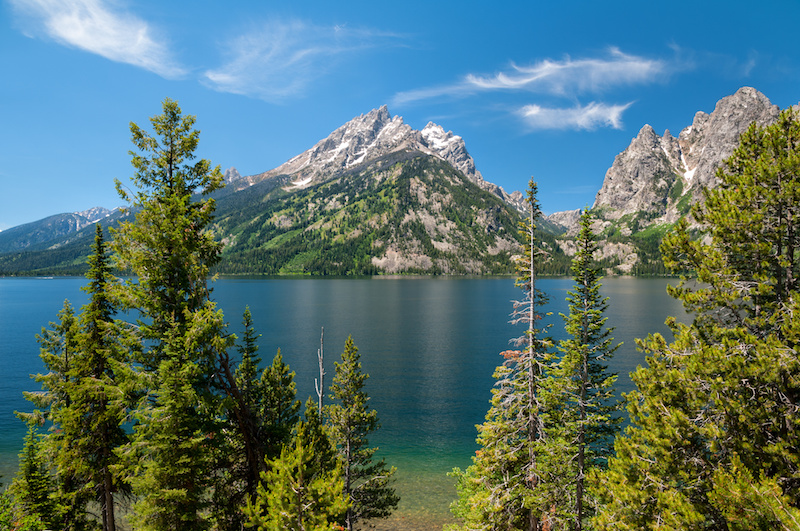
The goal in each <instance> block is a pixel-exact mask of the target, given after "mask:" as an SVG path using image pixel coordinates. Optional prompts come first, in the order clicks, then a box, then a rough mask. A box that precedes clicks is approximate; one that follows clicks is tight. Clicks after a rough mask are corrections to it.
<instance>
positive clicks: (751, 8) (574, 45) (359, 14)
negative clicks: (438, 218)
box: [0, 0, 800, 229]
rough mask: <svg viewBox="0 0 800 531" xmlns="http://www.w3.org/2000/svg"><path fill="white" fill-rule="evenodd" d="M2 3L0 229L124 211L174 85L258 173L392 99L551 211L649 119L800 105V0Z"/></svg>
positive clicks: (234, 158)
mask: <svg viewBox="0 0 800 531" xmlns="http://www.w3.org/2000/svg"><path fill="white" fill-rule="evenodd" d="M0 1H2V3H0V71H2V73H3V75H2V77H3V80H2V82H0V229H6V228H9V227H12V226H15V225H19V224H22V223H27V222H30V221H35V220H37V219H41V218H43V217H46V216H48V215H51V214H55V213H60V212H70V211H78V210H85V209H88V208H91V207H93V206H105V207H108V208H112V207H115V206H120V205H121V204H122V203H121V201H120V200H119V198H118V196H117V194H116V192H115V190H114V184H113V180H114V178H119V179H120V180H121V181H123V182H127V179H128V178H129V177H130V176H131V175H132V174H133V170H132V167H131V165H130V155H129V154H128V151H129V150H130V149H131V147H132V144H131V143H130V130H129V123H130V122H132V121H133V122H135V123H137V124H139V125H140V126H149V123H148V118H149V117H150V116H153V115H155V114H158V113H159V112H160V110H161V101H162V100H163V99H164V98H166V97H169V98H172V99H174V100H177V101H178V102H179V104H180V105H181V108H182V109H183V111H184V113H186V114H194V115H196V116H197V127H198V128H199V129H200V130H201V136H200V145H199V149H198V154H199V156H201V157H203V158H207V159H209V160H211V162H212V163H213V164H215V165H216V164H218V165H220V166H221V167H222V169H223V170H225V169H227V168H230V167H236V168H237V169H238V170H239V172H240V173H241V174H243V175H249V174H254V173H259V172H262V171H266V170H269V169H272V168H274V167H276V166H278V165H279V164H281V163H282V162H284V161H286V160H287V159H289V158H291V157H293V156H294V155H296V154H298V153H300V152H302V151H304V150H305V149H308V148H309V147H311V146H312V145H313V144H314V143H316V142H317V141H318V140H320V139H322V138H324V137H326V136H327V135H328V134H329V133H330V132H331V131H333V130H334V129H336V128H337V127H338V126H340V125H342V124H343V123H345V122H346V121H348V120H349V119H351V118H353V117H354V116H358V115H360V114H364V113H367V112H369V111H370V110H371V109H373V108H376V107H379V106H381V105H383V104H387V105H388V106H389V112H390V113H391V114H392V115H400V116H402V117H403V118H404V120H405V122H406V123H408V124H409V125H411V126H412V127H414V128H416V129H421V128H423V127H424V126H425V125H426V124H427V122H428V121H434V122H436V123H438V124H440V125H441V126H443V127H444V128H445V129H446V130H451V131H453V132H454V133H455V134H457V135H460V136H462V137H463V138H464V140H465V141H466V145H467V149H468V150H469V151H470V153H471V154H472V156H473V158H474V159H475V161H476V164H477V167H478V169H479V170H480V171H481V172H482V173H483V176H484V178H485V179H487V180H489V181H492V182H495V183H497V184H500V185H501V186H503V187H504V188H505V189H506V190H508V191H512V190H522V189H524V187H525V186H526V184H527V182H528V179H529V178H530V177H531V176H533V177H534V178H535V179H536V180H537V181H538V183H539V190H540V196H539V198H540V202H541V205H542V209H543V210H544V211H545V212H546V213H551V212H555V211H559V210H566V209H572V208H579V207H583V206H586V205H591V204H592V202H593V201H594V196H595V194H596V192H597V190H598V189H599V188H600V185H601V184H602V181H603V176H604V175H605V172H606V170H607V169H608V168H609V166H610V165H611V163H612V162H613V160H614V157H615V156H616V155H617V154H618V153H620V152H621V151H622V150H623V149H625V147H627V145H628V144H629V143H630V140H631V139H632V138H633V137H634V136H636V134H637V132H638V131H639V129H640V128H641V127H642V126H643V125H644V124H646V123H647V124H650V125H652V126H653V127H654V128H655V129H656V131H657V132H658V133H663V131H664V130H665V129H669V130H670V131H671V132H673V133H674V134H675V135H677V134H678V132H680V130H681V129H682V128H684V127H686V126H688V125H690V124H691V121H692V118H693V116H694V114H695V112H697V111H700V110H702V111H705V112H711V111H712V110H713V108H714V105H715V103H716V101H717V100H719V99H720V98H722V97H724V96H726V95H729V94H732V93H733V92H735V91H736V90H737V89H738V88H739V87H741V86H745V85H747V86H753V87H755V88H757V89H758V90H760V91H761V92H763V93H764V94H765V95H766V96H767V97H768V98H770V100H771V101H772V102H773V103H775V104H777V105H779V106H781V107H787V106H789V105H793V104H796V103H798V101H800V83H798V81H800V51H799V50H800V48H798V46H797V42H796V37H795V32H794V30H792V29H791V28H794V27H795V26H796V21H797V20H798V19H800V2H797V1H795V0H784V1H775V0H762V1H760V2H741V1H738V0H727V1H716V0H714V1H703V2H696V1H692V2H684V1H673V2H643V1H641V0H639V1H636V2H614V1H612V2H597V1H596V0H593V1H587V2H569V1H564V2H540V1H537V0H527V1H524V2H523V1H520V2H492V3H491V4H490V3H489V2H469V1H466V2H465V1H463V0H462V1H460V2H430V1H426V2H418V1H405V2H391V3H389V2H375V1H370V2H361V1H348V2H328V1H302V0H299V1H297V2H291V3H290V2H272V1H265V0H257V1H241V2H238V1H234V2H226V3H224V4H223V3H221V2H212V1H209V0H194V1H192V2H188V1H172V2H164V1H163V0H159V1H155V0H153V1H151V0H0Z"/></svg>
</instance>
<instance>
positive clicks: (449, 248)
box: [0, 106, 568, 275]
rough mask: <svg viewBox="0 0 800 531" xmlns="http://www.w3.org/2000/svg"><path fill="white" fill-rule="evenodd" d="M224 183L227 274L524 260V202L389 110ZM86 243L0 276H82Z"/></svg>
mask: <svg viewBox="0 0 800 531" xmlns="http://www.w3.org/2000/svg"><path fill="white" fill-rule="evenodd" d="M224 179H225V182H226V187H225V188H224V189H222V190H220V191H218V192H215V194H214V196H213V197H214V199H215V200H216V206H217V215H216V218H215V223H214V226H213V229H212V230H213V231H214V233H215V236H216V237H217V238H218V239H219V240H220V241H222V242H223V243H224V247H223V254H222V260H221V263H220V264H219V265H218V267H217V272H219V273H223V274H287V273H288V274H293V273H301V274H325V275H347V274H377V273H388V274H397V273H420V274H440V273H441V274H478V275H480V274H497V273H510V272H512V271H513V265H512V257H513V255H515V254H518V253H519V251H520V248H521V247H520V241H519V238H520V236H519V234H518V231H517V225H518V222H519V220H520V212H519V210H518V209H519V208H520V206H521V204H522V194H521V193H519V192H515V193H513V194H508V193H506V192H505V191H504V190H503V189H502V188H500V187H499V186H496V185H494V184H492V183H490V182H488V181H486V180H484V179H483V177H482V175H481V173H480V172H479V171H478V170H477V168H476V166H475V161H474V160H473V159H472V157H471V156H470V155H469V152H468V151H467V149H466V146H465V143H464V140H463V139H462V138H461V137H460V136H457V135H454V134H453V133H452V132H449V131H445V130H444V129H443V128H442V127H440V126H438V125H436V124H433V123H429V124H428V125H427V126H425V128H424V129H422V130H421V131H417V130H414V129H412V128H411V127H410V126H408V125H406V124H405V123H403V120H402V118H400V117H394V118H391V117H390V115H389V112H388V109H387V108H386V107H385V106H384V107H381V108H379V109H374V110H372V111H371V112H369V113H367V114H365V115H360V116H357V117H355V118H354V119H352V120H351V121H349V122H348V123H346V124H344V125H343V126H341V127H339V128H338V129H336V130H335V131H333V132H332V133H331V134H330V135H329V136H328V137H326V138H324V139H323V140H320V141H319V142H318V143H317V144H316V145H314V146H313V147H312V148H311V149H309V150H307V151H305V152H303V153H301V154H299V155H297V156H295V157H292V158H291V159H289V160H288V161H287V162H285V163H284V164H281V165H280V166H278V167H277V168H274V169H272V170H269V171H266V172H262V173H259V174H256V175H249V176H242V175H240V174H239V172H238V171H237V170H236V169H235V168H231V169H229V170H228V171H226V172H225V176H224ZM109 221H112V220H109ZM551 226H552V227H555V226H553V225H551ZM3 234H5V233H3ZM78 235H80V238H79V237H78ZM543 237H544V238H546V239H547V243H546V245H547V246H548V250H549V252H550V254H551V255H552V256H553V257H554V259H553V264H555V265H554V267H557V268H559V269H558V271H559V272H563V271H566V270H567V268H568V260H567V259H566V257H565V256H564V254H563V252H562V251H561V250H560V249H559V248H558V246H557V245H556V243H555V239H554V237H553V236H552V235H549V234H548V235H545V236H543ZM90 242H91V239H90V238H89V232H88V230H87V229H84V230H83V231H79V232H78V233H75V234H74V235H73V236H72V237H71V238H67V239H63V238H62V239H59V238H54V239H51V240H49V241H48V243H49V246H50V247H51V248H52V249H51V250H46V249H44V248H42V247H39V248H34V247H31V246H29V245H28V246H27V247H26V250H25V251H24V252H17V253H7V254H4V255H3V254H0V274H19V273H21V272H28V273H30V272H38V273H47V274H53V273H66V272H69V273H73V274H74V273H75V272H77V271H76V270H77V269H79V268H80V267H81V262H80V260H79V258H81V256H83V257H85V256H86V255H88V253H89V245H90ZM26 245H27V244H26ZM57 246H58V247H57ZM23 247H24V245H20V246H19V247H17V249H21V248H23ZM81 253H83V254H82V255H81Z"/></svg>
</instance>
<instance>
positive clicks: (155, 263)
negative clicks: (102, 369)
mask: <svg viewBox="0 0 800 531" xmlns="http://www.w3.org/2000/svg"><path fill="white" fill-rule="evenodd" d="M162 109H163V113H162V114H160V115H157V116H155V117H153V118H151V120H150V122H151V124H152V127H153V129H154V132H155V135H156V136H152V135H150V134H149V133H147V132H146V131H144V130H143V129H141V128H140V127H138V126H137V125H136V124H133V123H132V124H131V135H132V141H133V144H134V146H135V147H136V148H137V150H138V152H131V155H132V163H133V166H134V167H135V169H136V174H135V175H134V177H133V183H134V185H135V186H136V187H137V191H135V192H131V193H128V192H126V191H124V190H123V188H122V185H121V183H120V182H119V181H117V190H118V191H119V193H120V195H121V197H122V198H123V199H125V200H127V201H129V202H130V203H131V206H132V211H135V220H134V221H126V222H123V223H121V224H120V226H119V228H118V229H117V230H116V231H114V242H113V249H114V250H115V251H116V258H117V266H118V267H119V269H120V270H123V271H129V272H130V273H132V274H133V275H135V278H134V279H133V280H131V281H129V282H127V283H126V285H125V286H123V287H122V289H120V290H118V292H117V296H118V300H119V301H120V302H121V303H122V304H123V306H124V307H125V308H130V309H136V310H138V311H139V312H140V313H141V315H142V320H140V322H139V323H138V330H139V333H140V339H141V342H142V345H143V348H142V349H141V352H140V353H139V355H138V356H137V359H136V360H135V361H136V363H137V367H138V368H139V369H140V370H139V371H137V372H136V377H137V383H138V385H139V386H140V390H141V392H142V393H143V398H142V400H141V401H140V403H139V407H138V411H137V413H136V416H135V418H136V424H135V426H134V432H133V438H134V439H133V442H132V444H131V445H130V446H129V447H128V449H127V451H126V452H125V458H126V463H127V465H128V467H129V468H128V470H129V473H130V475H131V477H130V481H131V485H132V486H133V489H134V493H135V494H136V495H137V496H138V502H137V503H136V506H135V509H136V513H137V514H136V515H135V522H136V524H137V526H138V527H140V528H142V529H154V530H157V529H184V530H191V529H206V528H207V527H208V526H209V522H208V519H207V518H206V515H205V510H206V508H207V507H208V505H209V498H210V492H209V490H210V488H211V487H212V480H213V478H214V475H213V474H212V473H211V471H212V470H213V469H214V456H215V455H216V452H215V448H216V446H218V445H219V444H221V439H222V437H220V436H218V434H219V430H220V428H221V425H220V423H219V419H218V410H219V403H220V401H221V396H220V395H219V392H218V389H217V387H216V386H215V381H214V378H215V377H214V375H215V374H216V373H217V360H218V358H219V356H220V355H221V354H222V353H224V352H225V351H226V350H227V348H229V347H230V345H231V338H230V336H229V335H228V334H227V333H226V332H225V325H224V322H223V316H222V313H221V312H220V311H218V310H217V309H216V307H215V305H214V303H213V302H212V301H211V300H210V289H209V288H208V285H207V277H208V273H209V268H210V267H212V266H213V265H214V264H216V263H217V262H218V260H219V253H220V244H219V243H217V242H215V241H214V239H213V237H212V235H211V234H210V232H209V228H210V224H211V222H212V220H213V213H214V201H213V200H212V199H210V198H207V197H206V196H207V195H208V194H210V193H211V192H213V191H214V190H217V189H219V188H220V187H221V186H222V185H223V182H222V174H221V172H220V171H219V167H216V168H213V169H212V168H211V166H210V163H209V162H208V161H207V160H205V159H201V160H199V161H197V162H195V163H193V164H190V163H189V161H191V160H193V159H194V158H195V155H194V151H195V149H196V148H197V144H198V138H199V131H197V130H195V129H193V126H194V123H195V118H194V117H193V116H183V115H182V113H181V109H180V107H179V106H178V104H177V103H176V102H174V101H172V100H170V99H166V100H164V102H163V105H162ZM195 194H199V195H200V197H199V198H197V197H196V196H195Z"/></svg>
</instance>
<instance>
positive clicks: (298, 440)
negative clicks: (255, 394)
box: [244, 401, 348, 531]
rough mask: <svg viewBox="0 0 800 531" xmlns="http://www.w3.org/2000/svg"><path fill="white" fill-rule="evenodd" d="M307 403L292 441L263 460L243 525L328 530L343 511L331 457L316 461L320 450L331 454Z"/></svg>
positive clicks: (279, 530)
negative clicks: (246, 519)
mask: <svg viewBox="0 0 800 531" xmlns="http://www.w3.org/2000/svg"><path fill="white" fill-rule="evenodd" d="M309 402H310V404H309V405H307V406H306V413H307V414H308V415H310V419H309V421H307V422H300V423H299V424H298V427H297V436H296V437H295V440H294V441H293V442H292V443H290V444H288V445H287V446H285V447H284V448H283V450H282V451H281V453H280V455H279V456H278V457H276V458H274V459H271V460H268V461H267V467H266V470H265V471H263V472H262V473H261V475H260V477H261V482H260V483H259V485H258V489H257V491H256V496H255V497H254V499H253V501H252V502H251V501H250V500H248V502H247V505H246V507H245V508H244V513H245V515H246V516H247V518H248V522H247V527H253V528H255V529H258V530H259V531H284V530H293V531H329V530H331V529H334V528H335V527H334V524H335V523H336V522H337V521H338V520H340V519H341V518H342V515H343V514H344V513H345V512H346V511H347V508H348V502H347V496H346V493H345V492H344V481H343V478H342V470H341V467H340V466H335V467H334V468H331V464H332V463H331V462H324V463H323V462H321V461H320V457H321V456H323V455H326V454H327V455H329V456H330V457H333V448H332V446H331V443H330V441H329V440H328V438H327V436H326V435H325V432H324V431H323V430H322V426H321V424H320V422H319V417H318V416H316V414H317V412H316V406H315V404H314V403H313V402H311V401H309ZM309 422H310V424H309ZM334 463H335V461H334Z"/></svg>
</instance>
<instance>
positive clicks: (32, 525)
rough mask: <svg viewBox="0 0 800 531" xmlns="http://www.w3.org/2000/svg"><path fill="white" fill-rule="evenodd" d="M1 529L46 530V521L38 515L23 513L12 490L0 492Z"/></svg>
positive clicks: (12, 530) (21, 530)
mask: <svg viewBox="0 0 800 531" xmlns="http://www.w3.org/2000/svg"><path fill="white" fill-rule="evenodd" d="M0 529H6V530H8V531H44V522H42V520H41V519H40V518H37V517H36V516H30V515H24V514H21V511H20V507H19V506H18V502H17V500H16V499H15V497H14V495H13V493H12V491H11V490H8V489H7V490H4V491H2V492H0Z"/></svg>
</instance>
